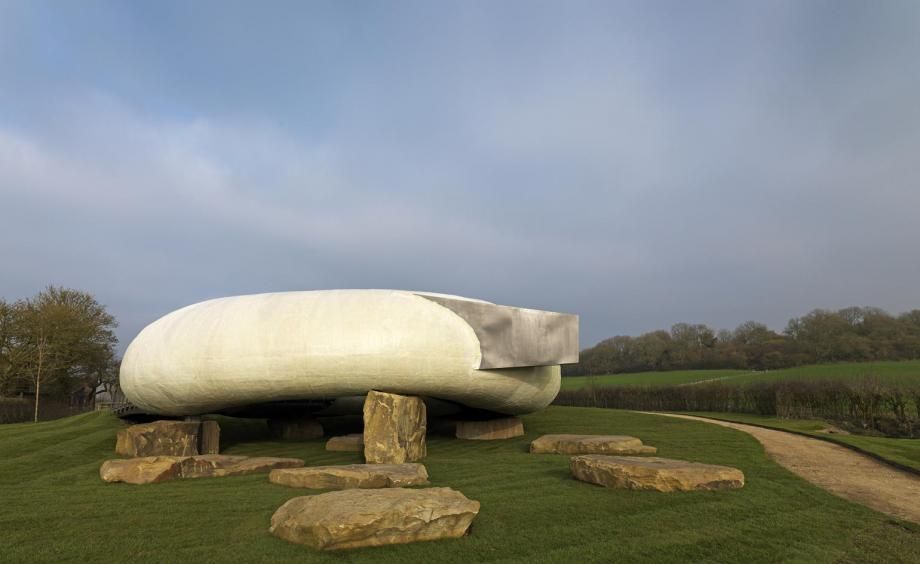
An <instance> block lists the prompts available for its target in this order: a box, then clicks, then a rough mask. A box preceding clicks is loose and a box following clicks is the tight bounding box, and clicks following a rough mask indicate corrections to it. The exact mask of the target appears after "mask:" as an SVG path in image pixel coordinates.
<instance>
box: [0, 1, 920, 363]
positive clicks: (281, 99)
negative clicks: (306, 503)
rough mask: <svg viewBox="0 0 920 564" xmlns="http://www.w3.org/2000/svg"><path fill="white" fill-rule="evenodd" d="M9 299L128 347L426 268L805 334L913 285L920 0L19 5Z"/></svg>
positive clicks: (6, 73) (538, 302) (612, 326)
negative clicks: (260, 298)
mask: <svg viewBox="0 0 920 564" xmlns="http://www.w3.org/2000/svg"><path fill="white" fill-rule="evenodd" d="M7 8H8V10H7V17H4V18H2V20H0V76H2V77H3V78H2V80H0V197H2V202H3V205H2V208H3V211H2V214H0V217H2V221H0V259H2V260H0V263H2V265H3V266H2V270H0V272H2V276H0V296H4V297H6V298H16V297H23V296H27V295H31V294H33V293H34V292H36V291H37V290H38V289H40V288H41V287H42V286H44V285H46V284H49V283H55V284H64V285H68V286H72V287H78V288H81V289H85V290H88V291H91V292H93V293H95V294H96V295H97V296H98V297H99V298H100V300H101V301H103V302H104V303H106V304H107V305H108V306H109V307H110V309H111V311H112V312H113V313H114V314H115V315H116V316H117V317H118V318H119V320H120V322H121V328H120V333H119V334H120V338H121V340H122V344H123V345H126V344H127V342H129V341H130V340H131V338H133V336H134V335H135V334H136V333H137V332H138V331H139V330H140V329H141V328H142V327H143V326H144V325H146V324H147V323H149V322H151V321H153V320H154V319H156V318H157V317H159V316H160V315H162V314H165V313H167V312H168V311H171V310H172V309H175V308H177V307H181V306H183V305H186V304H189V303H192V302H195V301H199V300H202V299H207V298H210V297H217V296H223V295H230V294H239V293H255V292H267V291H278V290H292V289H321V288H339V287H342V288H405V289H418V290H429V291H436V292H447V293H456V294H461V295H467V296H471V297H479V298H483V299H488V300H491V301H495V302H498V303H505V304H511V305H521V306H526V307H534V308H540V309H549V310H557V311H567V312H572V313H578V314H580V315H581V320H582V345H583V346H588V345H591V344H593V343H595V342H596V341H598V340H600V339H602V338H604V337H607V336H610V335H613V334H636V333H639V332H642V331H646V330H650V329H653V328H658V327H667V326H669V325H671V324H672V323H675V322H677V321H694V322H705V323H708V324H711V325H713V326H716V327H733V326H735V325H737V324H738V323H740V322H742V321H745V320H747V319H757V320H761V321H764V322H766V323H768V324H769V325H771V326H773V327H775V328H781V327H782V326H783V324H784V323H785V321H786V320H787V319H788V318H789V317H791V316H793V315H799V314H802V313H805V312H806V311H808V310H809V309H811V308H814V307H829V308H836V307H843V306H846V305H862V304H871V305H878V306H881V307H884V308H887V309H889V310H892V311H895V312H897V311H902V310H906V309H911V308H916V307H920V299H918V294H920V292H918V291H917V288H918V281H920V256H918V251H917V248H918V245H917V243H918V241H920V224H918V222H917V221H916V219H915V218H916V210H917V209H920V187H918V178H920V165H918V162H920V160H918V159H917V158H916V153H917V147H918V146H920V109H918V105H917V104H916V100H918V99H920V75H918V74H917V73H916V71H915V68H916V60H917V58H918V57H920V34H917V33H916V30H917V29H918V28H920V27H918V24H920V7H918V5H917V4H915V3H911V2H902V3H901V2H886V3H878V4H873V5H871V6H870V5H868V4H867V3H859V2H852V3H848V2H829V3H822V2H793V3H785V2H771V3H762V4H755V3H735V2H725V3H722V2H700V3H693V4H692V5H691V4H687V3H664V2H658V3H624V4H610V3H599V4H593V3H556V4H550V3H539V4H538V3H531V2H527V3H513V2H507V3H500V4H497V5H480V6H475V5H468V4H461V3H458V4H455V5H452V6H448V5H443V4H442V5H440V6H437V7H435V6H434V5H432V4H428V3H419V4H412V3H395V4H391V5H388V6H386V7H381V6H373V5H370V4H367V5H355V6H351V7H348V8H345V7H342V6H340V5H337V4H335V3H331V4H311V5H302V4H300V3H294V4H291V5H285V4H273V5H272V6H271V8H270V9H266V8H264V7H259V6H257V5H256V4H252V5H250V6H248V7H239V6H232V7H231V6H226V5H224V4H223V3H220V4H208V3H200V4H196V5H195V6H194V7H191V8H188V7H185V8H183V7H182V6H180V5H173V4H170V3H158V4H156V5H151V6H148V7H139V6H133V5H131V4H114V3H112V4H110V3H107V2H98V3H91V2H88V3H81V4H80V5H79V7H77V6H76V5H74V6H69V7H68V6H62V5H60V4H53V3H52V4H43V3H39V2H23V3H15V2H13V3H10V4H8V5H7Z"/></svg>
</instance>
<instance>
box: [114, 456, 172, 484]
mask: <svg viewBox="0 0 920 564" xmlns="http://www.w3.org/2000/svg"><path fill="white" fill-rule="evenodd" d="M184 458H185V457H182V456H145V457H142V458H129V459H127V460H106V461H105V462H103V463H102V467H101V468H99V477H100V478H102V480H103V481H105V482H126V483H128V484H155V483H157V482H165V481H166V480H176V479H178V478H180V477H181V474H180V471H181V468H180V466H179V463H180V462H182V460H184Z"/></svg>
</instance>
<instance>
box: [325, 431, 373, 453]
mask: <svg viewBox="0 0 920 564" xmlns="http://www.w3.org/2000/svg"><path fill="white" fill-rule="evenodd" d="M326 450H328V451H333V452H364V435H363V434H362V433H354V434H351V435H342V436H340V437H332V438H331V439H329V440H328V441H326Z"/></svg>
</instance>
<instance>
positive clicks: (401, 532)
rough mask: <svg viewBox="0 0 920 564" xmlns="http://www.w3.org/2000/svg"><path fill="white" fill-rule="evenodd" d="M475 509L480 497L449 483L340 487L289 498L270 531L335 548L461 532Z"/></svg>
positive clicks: (274, 517)
mask: <svg viewBox="0 0 920 564" xmlns="http://www.w3.org/2000/svg"><path fill="white" fill-rule="evenodd" d="M478 513H479V502H478V501H473V500H470V499H467V498H466V496H464V495H463V494H462V493H460V492H458V491H455V490H452V489H450V488H424V489H417V490H414V489H404V488H391V489H382V490H360V489H359V490H342V491H338V492H329V493H324V494H320V495H311V496H305V497H295V498H294V499H291V500H289V501H288V502H287V503H285V504H284V505H282V506H281V507H280V508H279V509H278V510H277V511H276V512H275V514H274V515H272V521H271V527H270V528H269V531H270V532H271V533H272V534H273V535H275V536H278V537H281V538H283V539H285V540H287V541H290V542H294V543H299V544H305V545H307V546H309V547H311V548H315V549H320V550H338V549H344V548H357V547H362V546H380V545H385V544H404V543H410V542H418V541H429V540H436V539H444V538H457V537H462V536H463V535H464V534H466V532H467V529H469V526H470V523H472V521H473V519H474V518H475V517H476V515H477V514H478Z"/></svg>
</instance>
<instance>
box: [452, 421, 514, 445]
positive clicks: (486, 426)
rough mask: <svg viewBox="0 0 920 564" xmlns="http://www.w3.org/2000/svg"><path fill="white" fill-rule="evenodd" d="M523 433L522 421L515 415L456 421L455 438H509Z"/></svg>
mask: <svg viewBox="0 0 920 564" xmlns="http://www.w3.org/2000/svg"><path fill="white" fill-rule="evenodd" d="M523 434H524V422H523V421H521V420H520V419H519V418H517V417H502V418H498V419H483V420H471V421H457V438H458V439H467V440H473V441H494V440H499V439H511V438H514V437H520V436H522V435H523Z"/></svg>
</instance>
